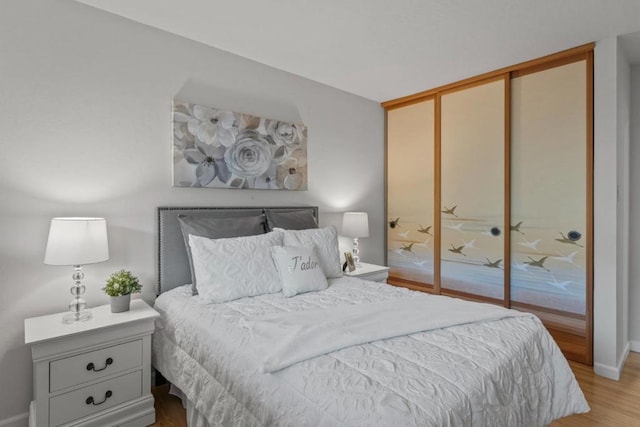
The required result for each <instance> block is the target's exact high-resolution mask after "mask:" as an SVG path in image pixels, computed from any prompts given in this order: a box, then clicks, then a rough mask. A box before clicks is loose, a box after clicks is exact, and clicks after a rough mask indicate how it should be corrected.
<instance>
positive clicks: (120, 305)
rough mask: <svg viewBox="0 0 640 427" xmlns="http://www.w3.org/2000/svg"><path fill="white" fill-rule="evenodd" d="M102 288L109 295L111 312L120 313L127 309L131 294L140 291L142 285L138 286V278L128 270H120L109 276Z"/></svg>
mask: <svg viewBox="0 0 640 427" xmlns="http://www.w3.org/2000/svg"><path fill="white" fill-rule="evenodd" d="M102 290H103V291H104V292H105V293H106V294H107V295H109V296H110V297H111V298H110V299H111V312H112V313H122V312H123V311H128V310H129V304H130V303H131V294H133V293H136V292H140V291H141V290H142V286H140V281H139V280H138V278H137V277H136V276H134V275H133V274H131V272H130V271H127V270H120V271H116V272H115V273H113V274H112V275H111V276H109V278H108V279H107V284H106V286H105V287H104V288H102Z"/></svg>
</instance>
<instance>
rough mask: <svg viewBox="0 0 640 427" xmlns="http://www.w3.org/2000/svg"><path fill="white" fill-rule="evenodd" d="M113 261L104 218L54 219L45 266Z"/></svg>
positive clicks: (50, 229)
mask: <svg viewBox="0 0 640 427" xmlns="http://www.w3.org/2000/svg"><path fill="white" fill-rule="evenodd" d="M108 259H109V243H108V240H107V221H105V219H104V218H53V219H52V220H51V227H50V228H49V239H48V240H47V250H46V253H45V255H44V263H45V264H50V265H85V264H93V263H96V262H102V261H106V260H108Z"/></svg>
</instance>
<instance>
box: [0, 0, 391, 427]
mask: <svg viewBox="0 0 640 427" xmlns="http://www.w3.org/2000/svg"><path fill="white" fill-rule="evenodd" d="M277 48H278V47H277V46H273V49H277ZM174 97H175V98H178V99H182V100H189V101H193V102H198V103H203V104H206V105H211V106H216V107H221V108H228V109H232V110H235V111H239V112H245V113H250V114H255V115H259V116H263V117H271V118H278V119H282V120H291V121H302V122H304V123H305V124H306V125H307V126H308V128H309V148H308V156H309V190H308V191H304V192H278V191H249V190H220V189H186V188H172V187H171V182H172V179H171V161H172V157H171V143H172V139H171V101H172V99H173V98H174ZM383 147H384V115H383V110H382V108H381V107H380V106H379V105H378V104H377V103H375V102H372V101H369V100H365V99H363V98H359V97H356V96H353V95H350V94H347V93H345V92H341V91H338V90H336V89H333V88H329V87H327V86H323V85H320V84H317V83H314V82H311V81H309V80H305V79H302V78H300V77H297V76H294V75H291V74H288V73H285V72H282V71H279V70H275V69H273V68H269V67H266V66H262V65H260V64H257V63H255V62H252V61H249V60H246V59H242V58H240V57H237V56H234V55H231V54H228V53H225V52H222V51H219V50H216V49H213V48H210V47H206V46H204V45H201V44H198V43H195V42H192V41H189V40H186V39H183V38H180V37H176V36H173V35H170V34H168V33H164V32H161V31H158V30H155V29H152V28H149V27H145V26H142V25H140V24H137V23H133V22H131V21H127V20H125V19H122V18H119V17H116V16H113V15H109V14H107V13H105V12H102V11H98V10H96V9H93V8H90V7H88V6H84V5H81V4H78V3H75V2H72V1H69V0H51V1H37V0H8V1H3V3H2V12H1V13H0V277H1V279H0V286H1V289H2V297H0V425H26V419H25V418H24V416H23V414H24V413H25V412H26V411H27V409H28V403H29V401H30V400H31V398H32V385H31V381H32V375H31V355H30V350H29V348H28V347H27V346H25V345H24V343H23V342H24V338H23V333H24V329H23V320H24V319H25V318H27V317H31V316H36V315H42V314H47V313H53V312H58V311H63V310H64V309H65V307H66V305H67V303H68V301H69V300H70V299H71V296H70V295H69V293H68V288H69V287H70V286H71V284H72V282H71V268H66V267H52V266H45V265H44V264H43V261H42V260H43V255H44V249H45V243H46V237H47V231H48V227H49V221H50V218H51V217H54V216H66V215H83V216H84V215H88V216H104V217H105V218H106V219H107V222H108V230H109V238H110V249H111V259H110V260H109V261H108V262H106V263H102V264H96V265H90V266H87V267H86V268H85V273H86V280H85V283H86V285H87V287H88V291H87V294H86V298H87V300H88V302H89V304H90V305H98V304H102V303H106V302H107V298H106V296H104V295H103V294H102V292H101V291H100V288H101V287H102V281H103V280H104V278H105V277H106V276H107V275H108V274H109V273H110V272H112V271H114V270H116V269H120V268H127V269H130V270H132V271H133V272H135V273H136V274H137V275H139V276H140V277H141V279H142V282H143V283H144V292H143V295H144V297H145V299H147V300H151V299H152V298H153V290H154V285H155V280H156V273H155V267H156V265H155V255H154V251H155V246H156V237H155V235H156V222H155V208H156V207H157V206H162V205H216V206H223V205H240V206H242V205H318V206H319V207H320V212H321V216H320V222H321V225H326V224H330V223H333V224H336V225H339V224H340V220H341V213H342V212H343V211H345V210H363V211H367V212H368V213H369V219H370V227H371V237H369V238H367V239H362V240H361V249H362V250H361V254H362V259H363V260H364V261H369V262H377V263H381V262H382V261H383V259H384V256H383V254H384V244H383V237H384V217H383V215H384V208H383V195H384V191H383V188H384V158H383V156H384V149H383ZM3 420H5V423H4V424H3Z"/></svg>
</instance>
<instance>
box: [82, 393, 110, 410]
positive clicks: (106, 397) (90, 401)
mask: <svg viewBox="0 0 640 427" xmlns="http://www.w3.org/2000/svg"><path fill="white" fill-rule="evenodd" d="M111 396H113V392H112V391H111V390H107V392H106V393H105V394H104V399H102V402H98V403H96V401H95V400H93V396H89V397H87V400H85V403H86V404H87V405H94V406H98V405H102V404H103V403H104V402H106V401H107V399H108V398H110V397H111Z"/></svg>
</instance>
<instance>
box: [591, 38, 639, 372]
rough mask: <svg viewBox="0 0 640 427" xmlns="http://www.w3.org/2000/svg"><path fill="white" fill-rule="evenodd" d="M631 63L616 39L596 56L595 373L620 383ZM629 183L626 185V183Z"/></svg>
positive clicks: (624, 314) (598, 49)
mask: <svg viewBox="0 0 640 427" xmlns="http://www.w3.org/2000/svg"><path fill="white" fill-rule="evenodd" d="M628 68H629V65H628V63H627V62H626V59H625V58H624V55H623V54H622V52H621V50H620V48H619V43H618V39H617V37H612V38H608V39H605V40H601V41H599V42H597V44H596V48H595V52H594V293H593V299H594V302H593V310H594V353H593V357H594V370H595V372H596V373H597V374H599V375H603V376H605V377H608V378H612V379H619V377H620V373H621V371H622V366H623V365H624V360H625V358H626V354H627V352H628V349H629V342H628V336H627V332H626V330H627V326H626V319H627V317H628V315H627V308H628V304H627V300H626V299H625V296H626V295H627V293H628V282H627V279H628V274H627V270H628V265H627V260H628V255H627V254H625V250H626V247H628V241H627V240H628V239H627V234H628V232H629V230H628V221H629V220H628V218H629V212H628V158H629V156H628V154H627V153H628V147H629V137H628V135H629V132H628V126H629V125H628V123H629V120H628V117H629V97H628V96H627V95H626V93H625V92H628V90H629V87H630V82H629V70H628ZM625 180H626V181H625Z"/></svg>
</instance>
